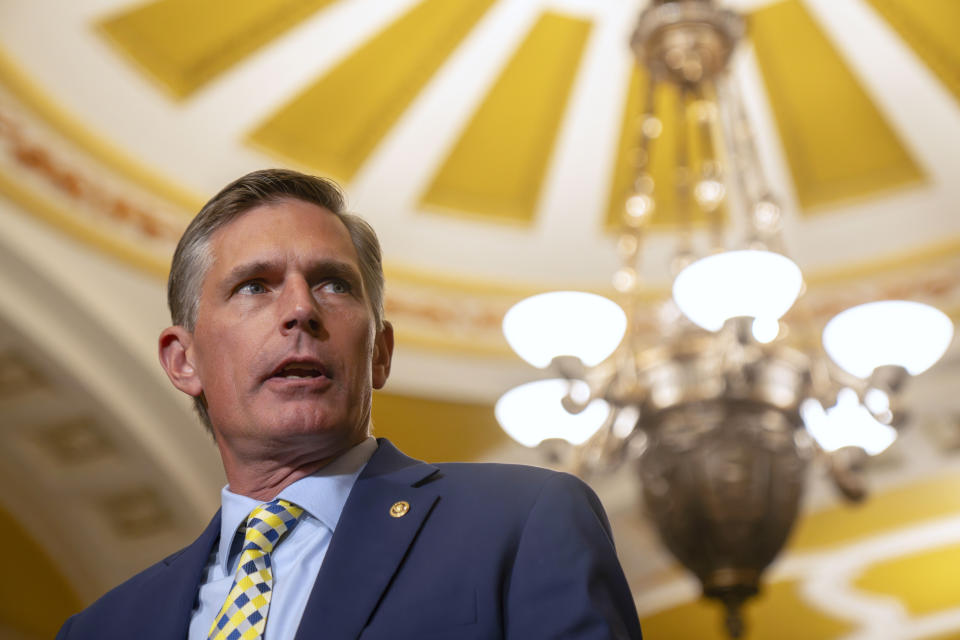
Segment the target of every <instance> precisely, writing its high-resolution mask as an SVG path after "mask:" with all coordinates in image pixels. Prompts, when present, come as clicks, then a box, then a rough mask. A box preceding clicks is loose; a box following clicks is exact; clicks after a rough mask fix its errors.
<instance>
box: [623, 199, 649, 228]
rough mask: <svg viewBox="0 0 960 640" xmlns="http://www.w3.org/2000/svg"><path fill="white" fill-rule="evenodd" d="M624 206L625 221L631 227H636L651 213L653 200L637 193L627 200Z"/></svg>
mask: <svg viewBox="0 0 960 640" xmlns="http://www.w3.org/2000/svg"><path fill="white" fill-rule="evenodd" d="M625 206H626V209H627V221H628V222H629V223H630V224H632V225H637V224H640V223H642V222H643V221H644V220H646V218H647V216H649V215H650V213H651V212H652V211H653V198H651V197H650V196H648V195H647V194H645V193H637V194H634V195H632V196H630V197H629V198H627V202H626V204H625Z"/></svg>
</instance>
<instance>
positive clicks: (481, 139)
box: [423, 12, 592, 223]
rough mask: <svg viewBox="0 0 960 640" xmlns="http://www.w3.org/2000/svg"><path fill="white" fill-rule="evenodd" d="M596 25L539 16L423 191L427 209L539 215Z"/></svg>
mask: <svg viewBox="0 0 960 640" xmlns="http://www.w3.org/2000/svg"><path fill="white" fill-rule="evenodd" d="M591 26H592V25H591V23H590V22H588V21H586V20H581V19H578V18H572V17H568V16H563V15H559V14H556V13H550V12H546V13H544V14H543V15H542V16H541V17H540V19H539V20H538V21H537V23H536V24H535V25H534V26H533V28H532V29H531V30H530V33H529V34H528V35H527V37H526V39H525V40H524V41H523V43H522V44H521V45H520V47H519V48H518V49H517V51H516V53H515V54H514V56H513V58H512V59H511V60H510V62H509V63H508V64H507V66H506V68H505V69H504V71H503V73H502V74H501V75H500V77H499V78H498V79H497V82H496V84H495V85H494V86H493V88H492V89H491V90H490V93H489V94H488V95H487V96H486V98H485V100H484V102H483V103H482V104H481V105H480V106H479V108H478V109H477V111H476V112H475V113H474V115H473V118H472V119H471V120H470V122H469V124H468V125H467V128H466V130H465V131H464V132H463V134H462V136H461V137H460V139H459V140H458V142H457V144H456V146H455V147H454V149H453V151H452V152H451V153H450V155H449V157H448V158H447V159H446V161H445V162H444V164H443V166H442V167H441V168H440V170H439V172H438V173H437V175H436V177H435V178H434V180H433V183H432V184H431V185H430V187H429V189H428V190H427V192H426V193H425V194H424V196H423V205H424V206H425V207H429V208H434V209H439V210H441V211H450V210H453V211H460V212H466V213H469V214H475V215H478V216H482V217H484V218H488V219H493V220H497V221H502V222H513V223H529V222H531V221H532V220H533V217H534V214H535V210H536V204H537V199H538V197H539V194H540V189H541V185H542V183H543V179H544V176H545V175H546V171H547V165H548V163H549V160H550V155H551V152H552V151H553V144H554V141H555V140H556V137H557V132H558V129H559V127H560V125H561V122H562V119H563V114H564V111H565V110H566V105H567V101H568V99H569V97H570V90H571V88H572V86H573V79H574V77H575V75H576V73H577V68H578V66H579V62H580V58H581V56H582V54H583V49H584V46H585V44H586V41H587V37H588V35H589V33H590V28H591Z"/></svg>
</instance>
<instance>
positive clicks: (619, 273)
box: [613, 267, 638, 293]
mask: <svg viewBox="0 0 960 640" xmlns="http://www.w3.org/2000/svg"><path fill="white" fill-rule="evenodd" d="M637 280H638V278H637V271H636V269H632V268H630V267H620V268H619V269H617V270H616V272H615V273H614V274H613V288H614V289H616V290H617V291H619V292H620V293H627V292H628V291H631V290H632V289H633V288H634V287H635V286H637Z"/></svg>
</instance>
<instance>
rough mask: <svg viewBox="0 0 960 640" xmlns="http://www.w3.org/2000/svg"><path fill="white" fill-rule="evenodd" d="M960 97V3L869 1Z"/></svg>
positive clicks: (939, 0)
mask: <svg viewBox="0 0 960 640" xmlns="http://www.w3.org/2000/svg"><path fill="white" fill-rule="evenodd" d="M868 2H869V3H870V4H871V5H873V8H874V9H876V10H877V11H878V12H879V13H880V14H881V15H882V16H883V17H884V18H886V20H887V22H889V23H890V24H891V25H892V26H893V28H894V29H896V30H897V32H898V33H899V34H900V36H901V37H902V38H903V39H904V40H906V41H907V42H908V43H909V44H910V46H911V47H913V50H914V51H916V52H917V54H918V55H919V56H920V57H921V58H922V59H923V61H924V62H926V63H927V66H929V67H930V69H932V70H933V72H934V73H935V74H937V77H939V78H940V81H941V82H943V84H945V85H946V86H947V88H948V89H950V91H951V92H953V95H954V96H956V97H957V99H958V100H960V38H958V37H957V32H958V30H960V2H957V0H923V2H917V0H868Z"/></svg>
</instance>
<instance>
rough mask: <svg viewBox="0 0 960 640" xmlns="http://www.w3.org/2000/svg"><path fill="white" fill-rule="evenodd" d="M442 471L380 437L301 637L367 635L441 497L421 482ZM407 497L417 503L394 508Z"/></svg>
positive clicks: (349, 503) (311, 600) (327, 561)
mask: <svg viewBox="0 0 960 640" xmlns="http://www.w3.org/2000/svg"><path fill="white" fill-rule="evenodd" d="M436 472H437V468H436V467H434V466H431V465H428V464H426V463H423V462H420V461H418V460H414V459H412V458H408V457H407V456H405V455H403V454H402V453H400V452H399V451H397V449H396V448H395V447H394V446H393V445H392V444H391V443H390V442H389V441H387V440H382V439H381V440H380V441H379V447H378V448H377V452H376V453H374V455H373V457H372V458H371V459H370V462H369V463H368V464H367V466H366V468H365V469H364V471H363V473H361V475H360V477H359V478H357V482H356V484H355V485H354V486H353V489H352V490H351V492H350V496H349V498H347V502H346V504H345V505H344V508H343V513H342V514H341V516H340V521H339V523H338V524H337V529H336V531H334V533H333V538H332V539H331V541H330V547H329V548H328V549H327V555H326V557H325V558H324V561H323V566H322V567H321V568H320V573H319V575H318V576H317V582H316V583H315V585H314V588H313V591H312V592H311V593H310V598H309V600H308V601H307V606H306V609H305V610H304V613H303V618H302V619H301V621H300V627H299V629H298V631H297V636H296V637H297V640H306V639H307V638H313V637H316V634H317V633H318V632H319V631H322V632H323V636H324V637H326V638H337V639H339V638H356V637H357V636H359V635H360V633H361V631H362V630H363V628H364V626H365V625H366V623H367V621H368V620H369V619H370V616H371V615H372V614H373V612H374V610H375V609H376V607H377V603H379V602H380V598H381V597H382V595H383V593H384V591H385V590H386V589H387V586H388V585H389V584H390V580H391V579H392V578H393V576H394V574H395V573H396V571H397V569H399V567H400V565H401V563H402V562H403V558H404V556H405V555H406V553H407V550H408V549H409V548H410V545H411V544H413V541H414V540H415V539H416V537H417V533H418V532H419V531H420V528H421V527H422V526H423V523H424V522H425V521H426V519H427V518H428V517H429V515H430V511H431V510H432V509H433V506H434V504H435V503H436V501H437V499H438V498H439V493H438V492H437V491H436V490H435V489H433V488H432V487H430V486H426V487H425V486H416V485H418V484H419V483H422V482H423V481H424V480H426V479H427V478H428V477H430V476H431V475H433V474H434V473H436ZM401 501H404V502H407V503H408V504H409V510H407V511H406V512H405V513H404V514H403V515H401V516H400V517H394V516H391V515H390V513H391V507H392V506H393V505H394V504H396V503H398V502H401Z"/></svg>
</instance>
